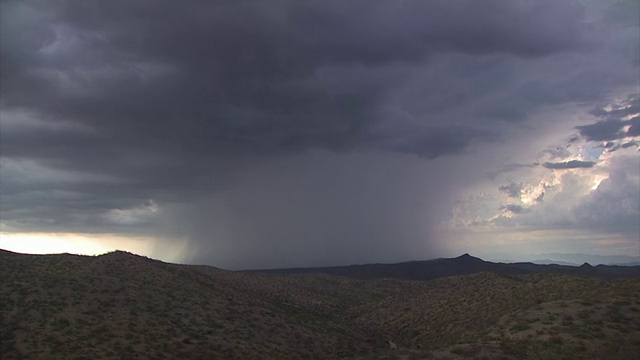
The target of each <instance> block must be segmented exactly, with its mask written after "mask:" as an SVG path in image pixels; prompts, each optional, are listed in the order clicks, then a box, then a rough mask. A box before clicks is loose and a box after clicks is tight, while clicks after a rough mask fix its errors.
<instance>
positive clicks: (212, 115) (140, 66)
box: [0, 0, 637, 252]
mask: <svg viewBox="0 0 640 360" xmlns="http://www.w3.org/2000/svg"><path fill="white" fill-rule="evenodd" d="M0 6H1V9H0V17H1V20H2V21H0V25H1V26H2V31H0V37H1V41H0V48H1V49H0V50H1V51H0V106H1V111H2V117H1V120H2V131H0V151H1V154H2V158H3V162H2V166H3V168H2V171H1V172H0V180H1V181H2V187H1V188H0V191H1V192H2V203H1V204H0V205H1V207H2V209H1V210H2V222H3V225H4V226H9V227H10V228H11V229H15V230H24V231H26V230H56V231H58V230H62V229H67V230H69V231H83V230H84V231H96V232H98V231H110V232H117V231H122V232H127V231H133V232H135V231H140V230H139V229H142V228H152V227H155V226H158V222H160V220H159V218H162V219H164V220H167V218H166V217H167V216H168V217H171V216H174V215H175V214H174V215H167V214H168V212H169V211H168V210H167V212H166V213H163V212H162V211H161V210H158V214H160V215H158V218H157V219H155V220H154V217H153V216H151V213H153V211H155V210H153V207H152V206H149V205H148V202H149V201H150V199H153V200H154V201H157V203H158V204H159V207H160V208H161V209H162V208H163V206H164V205H167V206H166V207H167V208H169V207H171V206H174V205H175V206H176V207H180V206H185V207H189V205H188V204H192V203H193V204H195V203H196V202H198V201H200V200H201V199H202V198H203V197H205V196H204V194H212V193H216V194H218V195H216V196H218V197H216V196H213V195H211V196H212V198H215V199H218V198H221V199H223V200H224V201H226V202H228V203H231V205H228V206H227V208H228V209H227V210H224V211H223V210H220V212H222V213H224V214H225V215H224V216H226V217H227V218H228V219H227V222H226V224H231V225H227V226H229V227H230V228H231V230H229V232H230V233H234V234H235V233H238V232H240V233H241V234H240V235H242V234H244V235H245V237H246V238H247V239H249V238H251V239H253V238H255V237H258V232H257V230H255V231H256V232H254V231H253V230H252V231H249V230H244V229H242V226H241V224H240V223H242V221H241V220H240V217H241V215H242V214H243V213H244V212H245V210H246V208H247V206H248V205H247V206H245V205H242V206H240V205H237V204H236V205H233V204H234V201H240V202H241V203H242V204H245V203H246V204H248V203H250V200H249V199H247V198H245V197H243V196H241V195H237V194H236V192H242V190H241V189H243V186H247V189H245V190H247V191H248V192H251V191H250V190H251V189H261V187H260V185H259V184H257V183H252V182H249V185H247V183H246V182H243V180H244V177H252V176H256V175H255V174H254V172H253V171H251V169H253V168H255V167H256V166H258V165H260V164H263V163H270V161H274V159H277V160H282V159H285V160H286V159H290V158H298V157H299V156H302V157H304V156H307V157H309V158H313V156H314V155H313V151H316V150H317V149H322V150H325V151H328V152H329V153H335V154H343V155H344V154H347V155H348V154H351V153H358V152H372V153H376V154H387V153H395V154H399V155H397V156H408V157H412V158H415V159H416V161H418V160H419V161H423V160H424V159H436V158H441V157H443V156H451V155H458V154H468V153H470V152H472V151H474V146H476V145H478V144H483V143H491V142H499V141H502V140H504V138H506V137H508V135H506V130H505V128H506V127H509V126H513V124H515V123H518V124H523V123H524V124H525V126H529V125H530V124H526V122H527V121H528V119H529V117H530V115H532V114H535V113H536V112H537V111H538V110H539V108H540V107H544V106H549V105H554V104H564V103H570V102H587V101H591V100H594V99H597V100H598V101H601V100H603V98H604V97H605V96H604V95H603V94H605V93H606V92H607V91H609V90H611V89H615V88H616V87H617V86H618V85H620V84H622V85H629V84H630V83H633V79H630V76H629V72H628V67H629V66H632V64H631V61H629V59H627V58H626V57H625V56H618V55H615V56H609V55H608V53H606V51H605V50H602V49H608V47H607V46H611V47H615V48H616V49H617V48H624V46H622V45H620V46H619V45H618V44H617V43H615V44H612V45H609V42H608V41H609V38H610V37H609V36H607V35H608V33H609V32H610V31H618V30H616V29H618V28H616V27H615V26H614V25H615V24H614V25H611V24H609V25H607V26H604V27H601V28H598V27H594V26H593V24H591V23H589V22H588V16H587V15H586V14H585V11H586V10H585V7H584V6H583V5H582V4H581V3H580V2H579V1H561V2H559V1H551V0H543V1H534V2H532V1H524V0H523V1H512V0H490V1H483V2H478V1H472V0H464V1H463V0H448V1H428V2H425V1H404V2H386V1H364V0H361V1H349V2H345V1H333V0H331V1H305V2H300V1H294V0H290V1H287V0H281V1H270V2H262V1H245V0H240V1H209V2H200V1H183V2H175V1H166V0H163V1H135V2H132V1H64V0H54V1H24V2H19V1H4V2H2V3H1V4H0ZM496 19H499V21H498V20H496ZM612 29H613V30H612ZM623 45H624V44H623ZM607 51H608V50H607ZM585 55H589V56H585ZM583 57H584V58H588V59H592V60H589V61H585V62H581V64H582V65H581V66H584V68H581V67H580V66H575V59H576V58H578V59H582V58H583ZM538 64H539V65H538ZM594 84H597V85H598V86H593V85H594ZM618 115H619V116H622V115H621V114H618ZM618 115H617V116H618ZM612 116H613V115H612ZM607 121H622V120H609V119H607ZM608 126H609V125H607V126H606V128H607V129H604V130H599V129H596V130H591V129H589V128H585V129H579V130H580V132H581V135H582V136H583V137H588V136H590V134H592V133H593V134H596V135H594V136H598V135H597V134H605V133H606V134H608V133H607V131H609V127H608ZM620 129H621V128H620ZM620 129H618V130H611V131H621V130H620ZM627 132H630V133H634V132H637V126H636V125H633V124H632V126H631V128H630V129H629V130H628V131H627ZM601 136H605V137H606V136H608V135H601ZM305 154H306V155H305ZM283 161H284V160H283ZM353 161H354V162H355V160H353ZM385 161H388V162H390V163H393V162H394V161H396V160H395V159H394V160H390V159H386V160H385ZM436 161H438V160H436ZM311 162H312V163H314V164H315V163H316V162H315V160H314V161H311ZM372 163H374V164H375V161H372ZM318 164H319V165H318V166H319V167H320V168H319V169H314V170H308V171H307V170H305V171H304V172H303V175H304V176H302V175H301V176H302V177H301V178H299V179H298V180H297V181H299V182H302V183H306V181H308V180H309V177H311V176H317V177H320V178H322V176H323V171H337V170H335V169H334V165H331V164H327V163H325V162H322V161H320V162H319V163H318ZM273 166H276V165H273ZM278 166H281V167H282V168H278V169H280V170H277V169H272V170H270V171H274V172H276V171H280V172H281V173H283V174H285V173H287V171H288V170H287V166H283V165H277V166H276V167H278ZM406 166H407V167H408V168H409V169H412V167H413V166H415V164H413V163H411V164H409V163H407V164H406ZM527 166H528V165H527ZM338 168H339V171H343V172H345V173H347V174H351V175H349V176H351V177H352V178H354V179H355V178H357V179H359V181H361V182H366V181H367V179H366V178H362V177H359V175H357V174H355V173H354V172H352V171H350V170H349V169H350V168H355V169H358V168H359V167H358V166H357V164H349V165H344V164H342V165H340V166H338ZM447 170H448V171H449V169H447ZM394 171H396V173H393V174H387V173H378V174H377V175H376V176H379V177H380V178H381V179H376V180H375V181H374V183H378V182H379V187H378V189H380V191H382V189H384V190H385V191H389V192H393V191H396V190H395V189H396V188H397V187H401V186H402V183H403V176H402V174H403V172H408V173H410V172H411V171H412V170H407V169H395V168H394ZM433 171H438V170H433ZM439 171H440V172H442V170H439ZM451 172H452V173H454V171H451ZM280 176H283V177H285V178H286V176H284V175H277V176H275V175H274V177H275V178H278V179H279V178H280ZM345 176H346V175H345ZM349 176H347V178H342V177H336V178H335V179H334V183H333V186H330V187H319V188H321V189H324V190H319V193H321V194H324V195H326V196H327V197H330V196H329V195H330V194H331V193H332V191H333V190H332V189H337V190H336V191H337V192H338V193H340V194H342V196H340V197H339V198H342V199H344V201H352V202H353V203H354V204H361V205H360V206H361V207H358V206H356V205H353V207H352V208H351V209H352V210H353V211H352V212H354V213H356V212H358V211H362V213H363V214H365V213H367V211H365V210H363V208H362V207H367V208H370V207H372V206H373V205H374V204H375V205H376V206H384V204H385V203H386V202H388V199H387V198H386V196H387V195H384V196H383V195H381V194H379V193H369V194H368V196H371V197H374V198H375V199H378V200H379V201H378V200H376V201H374V200H371V202H370V203H367V202H366V201H364V202H362V201H361V200H358V199H354V197H356V194H355V193H357V192H353V193H352V195H349V194H350V193H349V192H348V191H346V190H345V191H342V190H344V189H350V187H349V186H347V185H346V184H347V183H349V181H353V180H352V179H351V178H349ZM422 176H424V178H425V179H427V180H424V181H423V182H415V183H412V184H413V188H410V189H408V190H407V191H409V190H415V191H416V192H420V191H422V188H420V186H423V187H426V188H428V187H429V186H432V185H433V186H435V183H434V184H432V182H431V180H428V179H429V178H430V176H427V175H424V174H423V175H422ZM450 176H451V178H452V179H451V181H444V180H442V181H441V180H438V181H440V182H437V184H438V185H439V186H440V187H448V186H452V185H449V183H454V181H453V178H454V177H456V176H457V175H450ZM329 178H331V177H330V176H329ZM25 179H29V180H25ZM384 179H392V180H389V181H387V182H385V181H384ZM285 180H286V179H283V181H285ZM392 184H393V185H392ZM341 187H344V189H342V188H341ZM239 189H240V190H239ZM434 189H440V188H434ZM434 189H431V190H430V191H434V192H442V193H445V191H443V190H434ZM309 191H311V190H309ZM274 193H276V192H274ZM225 194H234V195H233V196H232V195H227V196H225ZM256 196H257V195H256ZM366 196H367V195H366V194H360V195H357V197H359V198H366ZM319 197H322V196H319ZM238 199H240V200H238ZM402 199H403V201H404V204H405V205H406V207H404V208H403V207H402V206H401V205H402V204H398V205H397V209H396V210H397V213H398V214H400V215H394V214H386V216H387V217H388V218H393V219H395V220H394V221H389V223H388V225H384V224H385V222H384V221H382V218H383V216H382V215H380V214H377V215H375V216H374V215H372V216H373V217H376V216H377V218H378V219H379V221H377V222H376V224H373V225H372V224H369V225H366V224H368V223H367V222H366V219H365V218H364V217H362V218H359V219H358V220H357V221H354V223H357V224H359V225H358V226H356V225H353V226H348V224H346V223H347V222H348V220H345V219H346V218H347V217H348V216H347V215H348V214H346V213H345V214H344V217H345V219H342V220H340V219H334V220H335V222H336V223H337V225H335V227H334V229H338V230H332V231H334V232H335V233H334V234H333V235H331V236H332V238H334V239H344V238H345V237H344V236H343V235H340V233H342V234H350V237H351V238H354V239H358V238H359V239H366V238H367V237H370V236H369V235H370V234H367V233H366V231H370V229H371V228H375V229H377V230H380V231H379V233H381V234H388V235H389V237H391V236H392V234H393V233H394V231H395V232H402V231H404V230H398V229H402V228H403V226H405V224H404V223H403V221H404V220H402V216H401V215H405V216H406V217H407V218H409V219H412V221H411V224H410V226H409V225H407V226H405V227H406V228H407V229H411V230H410V231H409V230H407V234H408V233H411V234H414V233H418V232H419V231H418V230H417V227H418V225H416V224H419V223H420V221H418V220H417V219H418V218H419V217H418V216H417V215H415V214H417V213H421V211H422V212H424V213H428V214H429V215H428V216H429V217H435V216H437V215H434V214H435V213H438V212H439V211H442V209H435V208H436V207H437V206H436V205H433V207H434V209H423V208H421V207H419V206H417V205H415V204H412V203H411V196H409V195H407V196H405V197H404V198H402ZM311 200H313V201H317V202H321V201H320V200H321V199H320V200H318V198H317V197H313V196H312V197H310V201H311ZM438 200H439V201H440V200H442V201H445V199H438ZM212 201H213V200H212ZM216 201H217V200H216ZM224 201H223V202H224ZM287 201H289V200H287V199H280V198H278V197H276V196H275V195H273V197H268V196H267V198H265V199H263V202H264V203H265V204H269V203H273V204H278V203H287ZM359 201H360V202H359ZM294 203H295V202H289V204H294ZM433 203H434V204H439V203H440V202H438V201H434V202H433ZM176 204H177V205H176ZM170 205H171V206H170ZM192 206H194V207H195V208H194V209H189V211H187V212H188V213H197V214H199V215H198V216H196V215H194V216H193V218H194V219H200V220H190V219H183V221H184V222H189V221H192V222H198V221H199V222H200V223H198V224H192V225H193V228H197V229H198V230H197V231H195V233H197V234H195V235H193V237H194V238H198V239H204V238H206V236H205V235H204V234H206V233H207V231H209V230H211V229H210V227H209V226H208V225H210V223H211V221H208V217H207V211H209V210H211V209H212V208H214V209H219V208H225V206H223V205H220V204H217V203H216V206H213V205H210V204H200V203H198V204H197V205H192ZM238 206H239V208H240V209H241V210H242V211H240V210H237V209H238ZM274 206H276V205H274ZM291 207H295V206H293V205H291ZM320 208H321V209H324V210H321V211H319V213H320V214H321V215H322V216H320V215H318V221H317V224H323V225H322V226H323V227H324V228H327V229H328V228H330V226H328V225H327V222H326V221H325V219H330V218H331V213H332V211H331V210H330V206H328V205H327V206H326V207H322V206H320ZM236 210H237V211H236ZM263 210H264V211H263V212H264V213H265V214H268V213H270V212H269V210H268V209H263ZM211 211H213V210H211ZM216 211H217V210H216ZM247 211H248V210H247ZM309 211H311V210H309ZM284 214H290V212H287V211H284ZM163 216H164V217H163ZM242 216H243V215H242ZM247 216H248V217H255V218H258V217H260V216H263V213H251V212H250V211H249V215H247ZM394 216H395V217H396V218H394ZM425 216H426V215H425ZM176 217H177V218H179V217H180V216H177V215H176ZM331 219H333V218H331ZM169 220H170V219H169ZM252 221H253V222H254V223H255V224H256V229H262V228H265V227H266V228H268V226H267V225H265V224H263V223H262V222H261V221H259V220H257V219H253V218H250V219H248V222H249V223H251V222H252ZM301 221H302V220H301ZM341 222H344V224H343V223H341ZM216 224H217V223H216ZM219 225H220V226H221V227H223V225H224V224H219ZM282 226H284V227H286V226H288V225H286V224H283V225H282ZM290 226H292V230H291V232H290V233H287V232H286V231H285V232H284V235H283V236H288V237H295V236H297V237H302V235H301V234H303V233H304V232H305V231H306V230H304V229H302V227H296V226H293V225H290ZM367 226H369V228H368V229H369V230H366V231H364V230H359V231H356V230H354V229H356V228H359V229H365V228H367ZM385 226H386V227H385ZM187 227H188V226H187ZM312 227H314V226H313V224H311V223H309V224H307V226H306V228H312ZM318 227H319V226H318ZM294 228H295V231H294ZM269 229H270V228H269ZM392 230H394V231H392ZM216 231H221V230H219V229H217V230H216ZM243 231H246V232H247V233H243ZM327 231H328V230H327ZM212 232H213V231H212ZM240 235H239V236H240ZM314 236H315V235H314ZM322 237H323V235H322V234H318V235H317V239H320V238H322ZM328 237H330V236H329V235H328ZM265 238H269V239H274V238H275V235H274V237H269V236H265ZM409 238H411V236H409V235H406V236H405V237H404V238H403V239H404V240H402V241H401V242H403V243H404V244H405V245H406V243H408V242H409V240H408V239H409ZM204 241H205V240H202V242H204ZM252 241H253V240H246V242H247V244H251V246H253V245H255V246H256V247H257V246H258V244H254V243H253V242H252ZM272 241H275V240H272ZM283 241H284V240H283ZM287 241H288V240H287ZM317 241H320V240H317ZM334 241H336V242H338V241H342V240H334ZM354 241H355V242H354V244H356V243H357V244H358V246H356V245H354V246H353V248H354V249H355V248H361V247H362V246H359V245H362V244H363V243H366V240H358V241H356V240H354ZM376 241H378V242H379V243H382V242H383V240H382V238H377V240H376ZM251 246H250V245H247V247H251ZM280 248H282V247H280ZM408 248H409V247H408V246H404V248H403V249H405V250H406V249H408ZM327 251H329V250H327ZM329 252H330V251H329Z"/></svg>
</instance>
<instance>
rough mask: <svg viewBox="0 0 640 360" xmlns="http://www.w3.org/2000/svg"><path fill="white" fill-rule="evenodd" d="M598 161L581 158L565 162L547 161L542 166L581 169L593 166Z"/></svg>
mask: <svg viewBox="0 0 640 360" xmlns="http://www.w3.org/2000/svg"><path fill="white" fill-rule="evenodd" d="M595 164H596V163H595V162H593V161H580V160H571V161H565V162H557V163H552V162H546V163H544V164H542V166H544V167H546V168H547V169H579V168H590V167H593V166H594V165H595Z"/></svg>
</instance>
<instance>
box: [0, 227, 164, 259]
mask: <svg viewBox="0 0 640 360" xmlns="http://www.w3.org/2000/svg"><path fill="white" fill-rule="evenodd" d="M154 246H155V240H154V239H151V238H147V237H131V236H123V235H106V234H76V233H7V232H1V233H0V248H1V249H4V250H9V251H13V252H18V253H24V254H61V253H69V254H77V255H100V254H104V253H107V252H111V251H114V250H123V251H128V252H132V253H135V254H139V255H144V256H150V254H151V253H152V252H153V248H154Z"/></svg>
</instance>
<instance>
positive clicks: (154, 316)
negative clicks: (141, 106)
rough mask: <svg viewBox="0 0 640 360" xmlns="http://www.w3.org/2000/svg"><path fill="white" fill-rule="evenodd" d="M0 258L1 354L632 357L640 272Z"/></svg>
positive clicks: (125, 257)
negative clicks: (423, 270)
mask: <svg viewBox="0 0 640 360" xmlns="http://www.w3.org/2000/svg"><path fill="white" fill-rule="evenodd" d="M462 260H463V261H473V262H477V260H474V259H473V258H472V259H468V257H467V256H464V257H462ZM478 260H480V259H478ZM480 261H482V260H480ZM0 263H1V269H0V274H1V275H2V283H1V284H0V300H1V301H0V312H1V314H2V330H1V332H0V340H1V347H0V351H1V352H0V355H1V357H2V358H3V359H18V358H35V359H50V358H55V359H58V358H73V359H96V358H113V359H167V358H180V359H185V358H189V359H341V358H361V359H380V358H388V359H435V358H442V359H444V358H450V359H455V358H484V359H519V358H544V356H547V357H546V358H567V359H584V358H614V359H615V358H617V359H624V358H629V357H630V356H632V355H634V354H637V353H640V341H638V340H640V277H631V278H620V279H603V278H598V277H594V276H576V275H568V274H524V275H512V274H501V273H491V272H479V273H475V274H471V275H464V276H449V277H441V278H438V279H434V280H430V281H411V280H402V279H391V278H387V279H378V280H362V279H352V278H347V277H339V276H331V275H323V274H314V275H295V276H291V275H274V274H268V275H265V274H254V273H247V272H234V271H226V270H221V269H217V268H214V267H210V266H195V265H178V264H170V263H164V262H161V261H157V260H152V259H149V258H145V257H141V256H137V255H134V254H130V253H126V252H121V251H116V252H112V253H108V254H105V255H101V256H95V257H92V256H77V255H69V254H60V255H24V254H16V253H11V252H7V251H0ZM445 263H446V262H445Z"/></svg>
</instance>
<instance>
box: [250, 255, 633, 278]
mask: <svg viewBox="0 0 640 360" xmlns="http://www.w3.org/2000/svg"><path fill="white" fill-rule="evenodd" d="M248 272H252V273H262V274H281V275H294V274H315V273H318V274H328V275H334V276H344V277H350V278H355V279H365V280H371V279H383V278H393V279H404V280H421V281H425V280H433V279H437V278H441V277H445V276H456V275H470V274H476V273H480V272H492V273H496V274H506V275H526V274H566V275H583V276H595V277H599V278H604V279H616V278H624V277H637V276H640V266H617V265H598V266H591V265H590V264H588V263H584V264H583V265H582V266H568V265H558V264H548V265H542V264H534V263H531V262H518V263H496V262H490V261H484V260H482V259H480V258H477V257H473V256H471V255H469V254H464V255H462V256H458V257H456V258H451V259H434V260H424V261H409V262H402V263H396V264H364V265H349V266H331V267H313V268H289V269H268V270H248Z"/></svg>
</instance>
